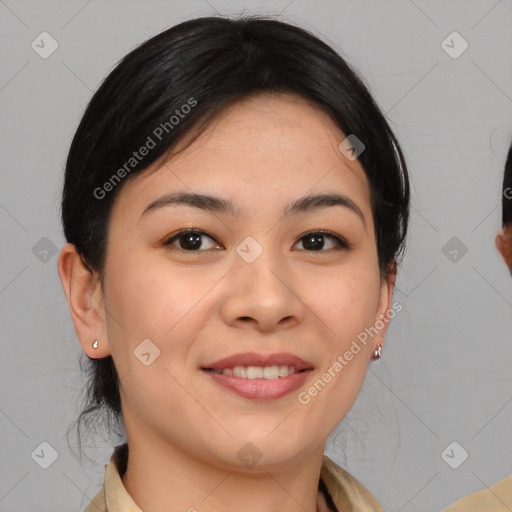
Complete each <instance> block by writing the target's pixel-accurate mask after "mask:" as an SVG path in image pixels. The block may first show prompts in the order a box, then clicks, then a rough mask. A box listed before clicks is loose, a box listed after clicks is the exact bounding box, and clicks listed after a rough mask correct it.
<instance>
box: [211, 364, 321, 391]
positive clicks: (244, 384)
mask: <svg viewBox="0 0 512 512" xmlns="http://www.w3.org/2000/svg"><path fill="white" fill-rule="evenodd" d="M224 364H225V363H224ZM258 366H259V365H258ZM265 366H267V365H265ZM223 368H226V367H225V366H223ZM203 371H204V373H205V374H206V375H209V376H210V377H211V378H212V379H213V380H214V381H215V382H217V383H218V384H220V385H221V386H224V387H225V388H227V389H228V390H229V391H231V392H233V393H236V394H237V395H240V396H243V397H244V398H252V399H257V400H276V399H278V398H281V397H283V396H285V395H287V394H288V393H291V392H292V391H295V390H296V389H297V388H299V387H301V386H302V385H303V384H304V381H305V380H306V379H307V378H308V376H309V374H310V373H311V372H312V371H313V370H312V369H308V370H304V371H302V372H300V373H293V374H292V375H288V377H279V378H278V379H275V380H267V379H244V378H243V377H235V376H234V375H225V374H223V373H215V372H209V371H206V370H203Z"/></svg>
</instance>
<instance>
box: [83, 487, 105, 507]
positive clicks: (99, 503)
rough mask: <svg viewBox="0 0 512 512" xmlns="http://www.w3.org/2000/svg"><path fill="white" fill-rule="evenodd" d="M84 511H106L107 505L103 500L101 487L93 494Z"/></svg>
mask: <svg viewBox="0 0 512 512" xmlns="http://www.w3.org/2000/svg"><path fill="white" fill-rule="evenodd" d="M84 512H107V505H106V502H105V495H104V494H103V489H101V490H100V492H98V494H96V496H94V498H93V499H92V500H91V502H90V503H89V505H87V508H86V509H85V510H84Z"/></svg>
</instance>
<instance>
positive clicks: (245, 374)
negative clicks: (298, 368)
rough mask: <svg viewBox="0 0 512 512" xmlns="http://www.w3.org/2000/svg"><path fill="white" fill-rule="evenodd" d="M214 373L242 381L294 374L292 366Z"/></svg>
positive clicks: (246, 367)
mask: <svg viewBox="0 0 512 512" xmlns="http://www.w3.org/2000/svg"><path fill="white" fill-rule="evenodd" d="M211 371H213V372H215V373H222V374H224V375H234V376H235V377H241V378H243V379H267V380H275V379H278V378H283V377H288V375H293V374H294V373H295V367H294V366H287V365H285V364H284V365H279V366H278V365H276V364H274V365H272V366H264V367H263V366H235V367H234V368H223V369H222V370H221V369H214V370H211Z"/></svg>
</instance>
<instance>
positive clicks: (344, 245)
mask: <svg viewBox="0 0 512 512" xmlns="http://www.w3.org/2000/svg"><path fill="white" fill-rule="evenodd" d="M190 234H192V235H205V236H206V237H208V238H210V239H211V240H213V241H214V242H215V243H218V242H217V240H215V238H213V237H212V236H210V235H208V233H206V232H205V231H202V230H200V229H183V230H181V231H178V233H176V234H174V235H172V236H171V237H170V238H167V239H166V240H165V241H164V242H163V245H164V246H165V247H168V248H169V249H170V250H172V251H181V252H188V253H199V252H204V251H207V250H209V249H195V250H186V249H182V248H179V247H178V248H177V247H172V243H173V242H174V241H175V240H177V239H179V238H180V237H181V236H183V235H190ZM309 235H322V236H324V237H326V238H330V239H331V240H334V241H335V243H336V244H337V245H338V247H335V248H331V249H327V250H323V249H321V250H318V251H315V250H308V249H304V251H306V252H313V253H316V252H320V253H321V252H330V251H332V250H334V251H341V250H348V249H351V246H350V244H349V243H348V242H347V241H346V240H345V239H344V238H342V237H340V236H338V235H335V234H334V233H331V232H329V231H323V230H319V231H308V232H307V233H304V234H303V235H301V236H300V237H299V239H298V241H300V240H302V239H303V238H306V237H307V236H309Z"/></svg>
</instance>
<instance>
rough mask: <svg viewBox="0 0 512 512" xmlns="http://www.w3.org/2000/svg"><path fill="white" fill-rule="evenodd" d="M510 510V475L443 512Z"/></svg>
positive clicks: (505, 511) (511, 505) (511, 476)
mask: <svg viewBox="0 0 512 512" xmlns="http://www.w3.org/2000/svg"><path fill="white" fill-rule="evenodd" d="M511 510H512V475H509V476H507V477H506V478H504V479H503V480H500V481H499V482H498V483H495V484H494V485H492V486H491V487H489V488H488V489H484V490H483V491H478V492H475V493H473V494H469V495H468V496H465V497H464V498H462V499H461V500H459V501H457V502H456V503H454V504H453V505H450V506H449V507H448V508H447V509H446V510H445V511H444V512H510V511H511Z"/></svg>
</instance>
